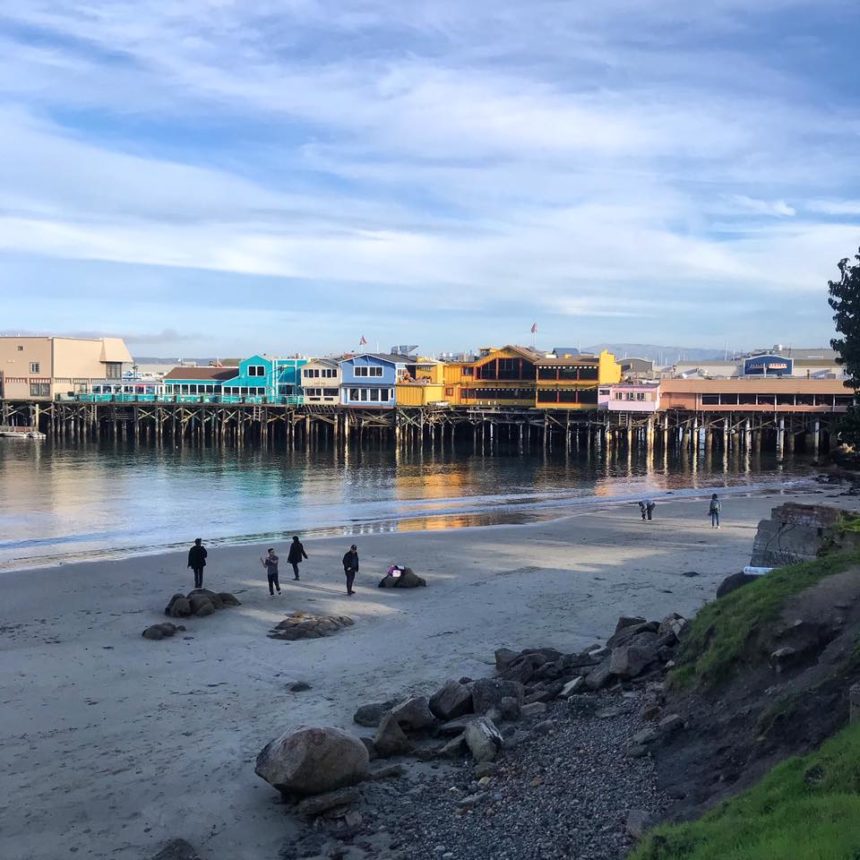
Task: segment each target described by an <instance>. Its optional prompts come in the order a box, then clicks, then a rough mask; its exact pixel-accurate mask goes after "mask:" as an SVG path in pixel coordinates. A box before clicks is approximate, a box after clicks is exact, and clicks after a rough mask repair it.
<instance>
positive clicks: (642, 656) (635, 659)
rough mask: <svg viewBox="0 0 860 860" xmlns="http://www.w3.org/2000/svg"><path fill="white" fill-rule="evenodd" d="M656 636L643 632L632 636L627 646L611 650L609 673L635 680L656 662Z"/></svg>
mask: <svg viewBox="0 0 860 860" xmlns="http://www.w3.org/2000/svg"><path fill="white" fill-rule="evenodd" d="M656 643H657V635H656V634H655V633H650V632H645V633H640V634H639V635H637V636H634V637H633V639H632V640H631V641H630V643H629V644H627V645H620V646H618V647H616V648H613V649H612V655H611V656H610V658H609V671H610V672H611V673H612V674H613V675H618V676H619V677H621V678H635V677H636V676H637V675H641V674H642V672H643V671H644V670H645V669H646V668H647V667H648V666H650V665H651V664H652V663H654V662H655V661H656V660H657V647H656Z"/></svg>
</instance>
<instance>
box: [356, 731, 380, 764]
mask: <svg viewBox="0 0 860 860" xmlns="http://www.w3.org/2000/svg"><path fill="white" fill-rule="evenodd" d="M359 740H360V741H361V742H362V743H363V744H364V748H365V749H366V750H367V757H368V758H369V759H370V760H371V761H373V759H375V758H377V755H376V744H375V743H374V742H373V738H366V737H359Z"/></svg>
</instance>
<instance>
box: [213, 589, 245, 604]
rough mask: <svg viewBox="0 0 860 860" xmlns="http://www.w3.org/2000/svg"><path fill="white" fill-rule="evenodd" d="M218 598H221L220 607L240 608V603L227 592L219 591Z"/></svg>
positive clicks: (234, 596)
mask: <svg viewBox="0 0 860 860" xmlns="http://www.w3.org/2000/svg"><path fill="white" fill-rule="evenodd" d="M218 597H220V598H221V604H222V606H225V607H226V606H241V605H242V601H241V600H239V598H238V597H236V595H235V594H230V592H229V591H219V592H218Z"/></svg>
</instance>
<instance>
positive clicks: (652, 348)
mask: <svg viewBox="0 0 860 860" xmlns="http://www.w3.org/2000/svg"><path fill="white" fill-rule="evenodd" d="M603 349H607V350H609V352H612V353H614V354H615V356H616V358H648V359H651V361H654V362H656V363H657V364H674V363H675V362H676V361H708V360H712V359H715V358H725V354H726V353H725V350H722V349H698V348H696V347H688V346H657V345H655V344H653V343H597V344H594V345H593V346H584V347H583V348H582V352H593V353H597V352H600V351H601V350H603ZM729 355H730V356H731V353H729Z"/></svg>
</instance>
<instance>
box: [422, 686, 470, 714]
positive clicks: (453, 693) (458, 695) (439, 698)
mask: <svg viewBox="0 0 860 860" xmlns="http://www.w3.org/2000/svg"><path fill="white" fill-rule="evenodd" d="M430 710H431V711H432V712H433V714H434V716H436V717H438V718H439V719H440V720H453V719H455V718H456V717H462V716H463V714H468V713H471V711H472V691H471V690H470V689H469V688H468V687H466V686H465V685H464V684H461V683H460V682H459V681H448V682H446V684H445V686H444V687H442V689H440V690H439V691H437V692H436V693H435V694H434V695H433V696H431V698H430Z"/></svg>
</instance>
